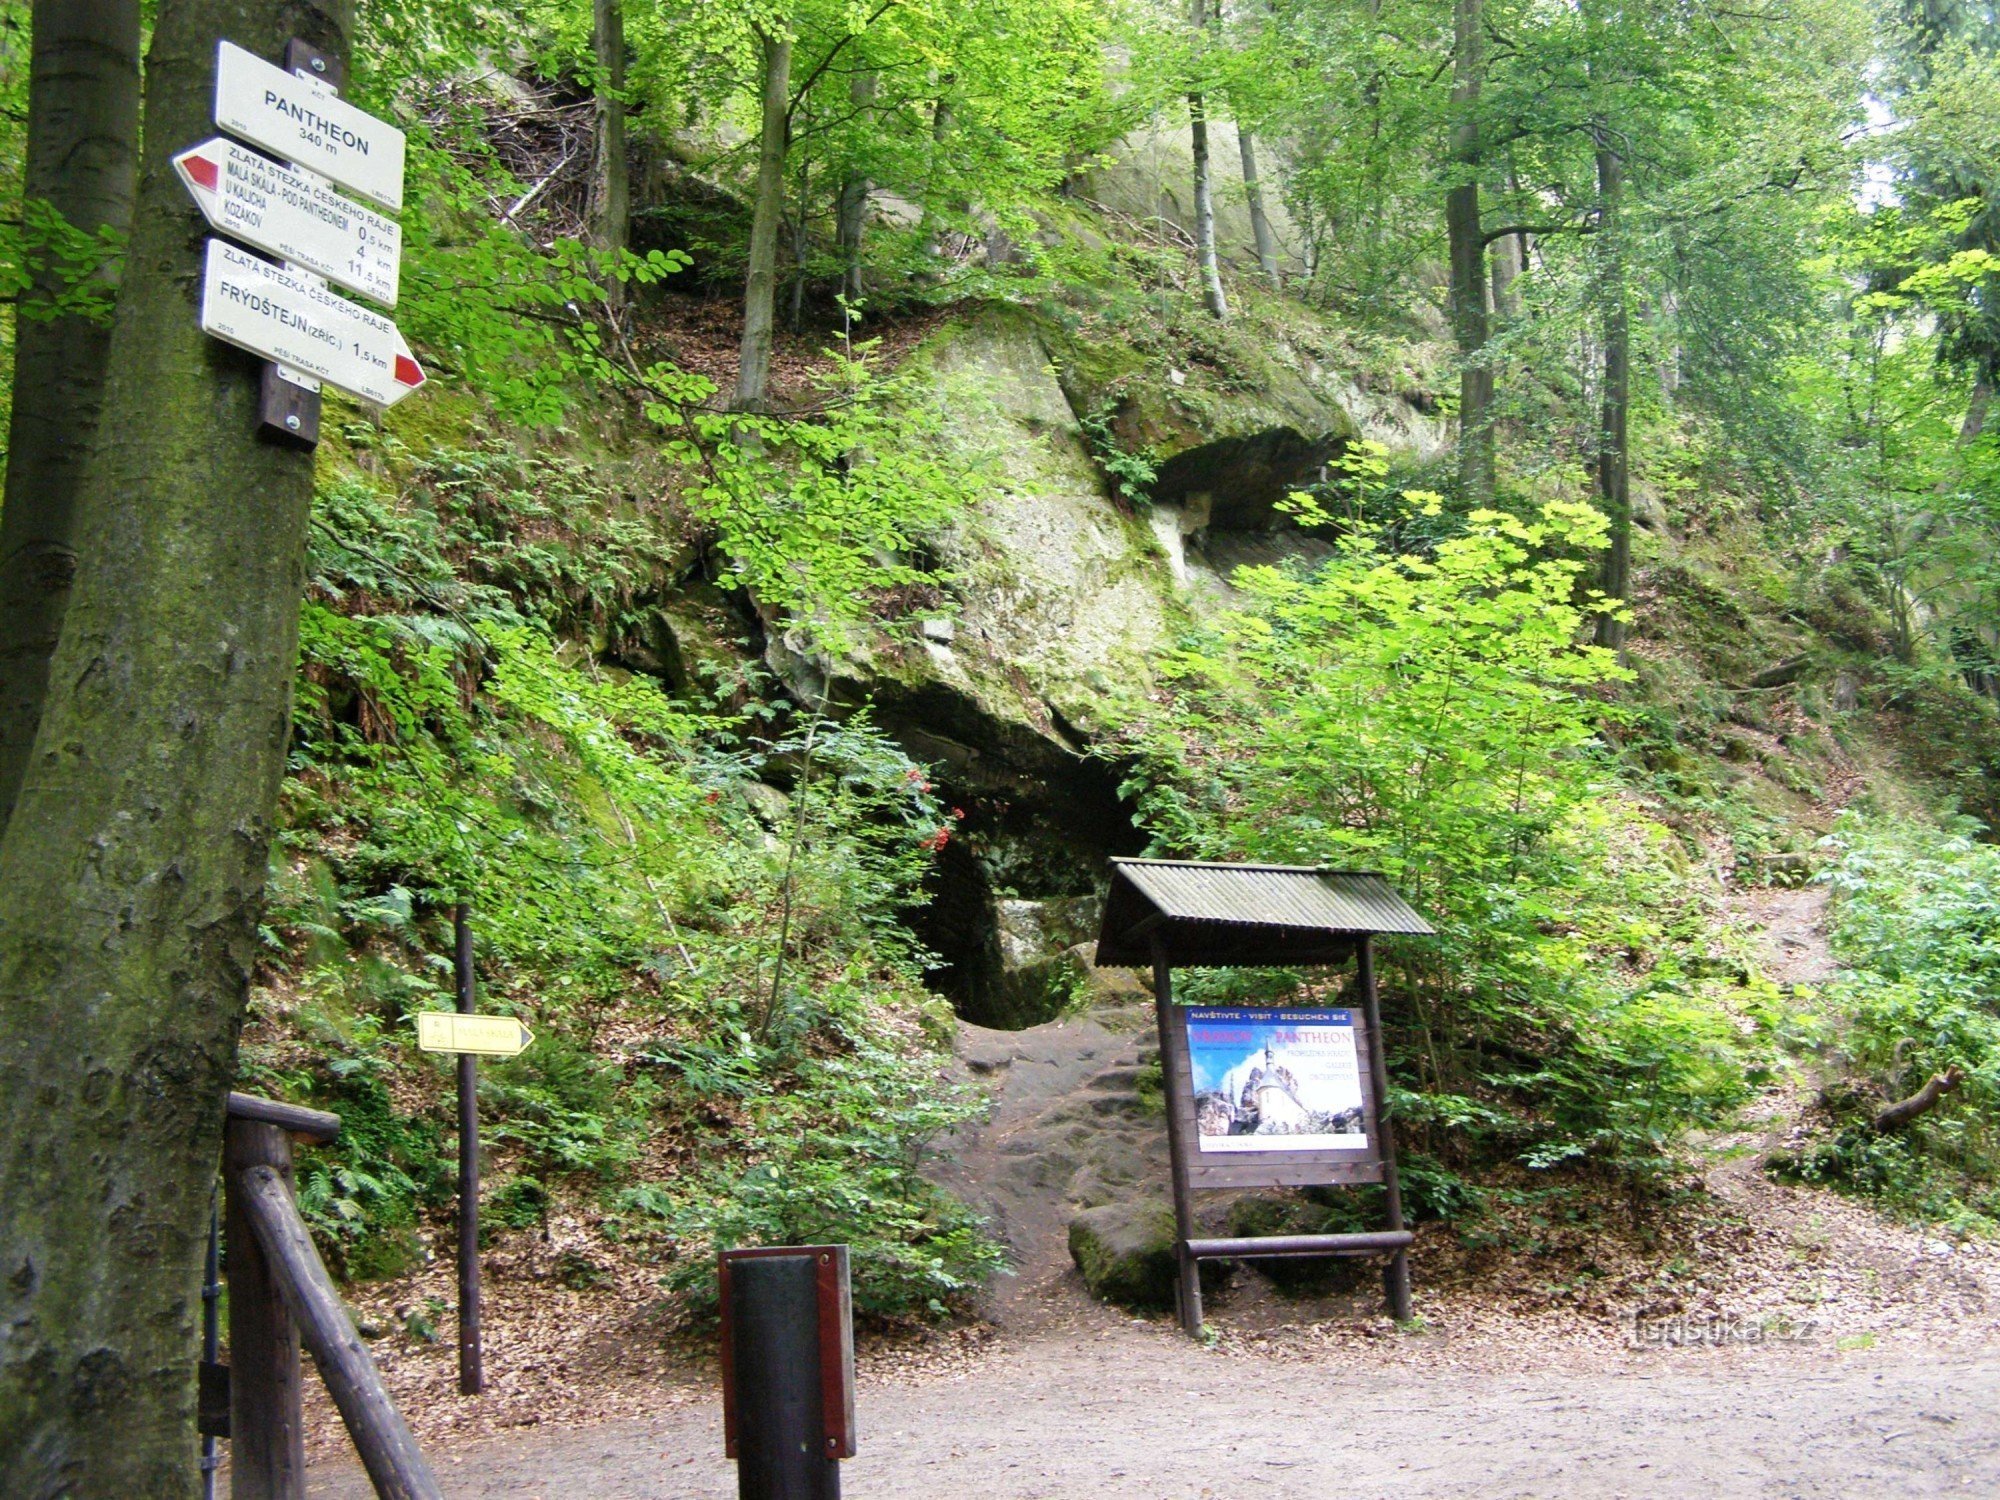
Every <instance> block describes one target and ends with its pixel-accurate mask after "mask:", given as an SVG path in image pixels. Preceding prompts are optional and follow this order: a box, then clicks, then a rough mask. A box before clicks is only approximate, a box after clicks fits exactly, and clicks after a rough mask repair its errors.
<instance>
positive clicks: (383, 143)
mask: <svg viewBox="0 0 2000 1500" xmlns="http://www.w3.org/2000/svg"><path fill="white" fill-rule="evenodd" d="M215 123H216V124H217V125H220V126H221V127H222V128H223V129H224V130H226V131H228V132H229V133H230V134H231V135H233V136H236V137H238V138H239V139H242V140H246V141H248V142H249V143H250V144H251V145H253V146H262V147H263V148H264V149H265V150H266V151H269V152H270V153H271V154H272V155H274V156H278V157H281V158H283V159H284V160H286V161H288V162H290V163H292V164H293V165H294V166H296V167H302V168H304V169H305V170H306V171H308V172H317V173H319V175H320V176H322V177H326V178H330V179H331V180H332V181H334V182H337V183H339V184H340V186H342V187H344V188H351V189H353V190H354V191H355V192H357V193H359V194H360V195H361V196H362V197H364V198H366V199H368V201H369V202H371V203H379V204H381V205H382V206H383V207H384V208H386V209H389V210H391V211H392V212H393V211H394V210H396V209H400V208H401V207H402V206H403V132H402V131H400V130H398V129H397V128H396V127H395V126H393V125H391V124H389V123H388V121H386V120H378V119H376V118H375V116H373V115H371V114H367V113H365V112H364V111H362V110H358V109H356V108H355V107H354V106H353V105H351V104H349V103H348V102H347V101H346V100H345V99H342V98H341V97H340V95H339V94H337V93H335V92H334V90H333V88H332V87H331V86H330V85H328V84H325V83H322V82H320V81H319V80H318V79H316V78H305V77H301V76H299V75H297V74H294V73H287V72H286V71H285V70H284V69H283V68H281V67H278V66H277V65H276V64H274V63H267V62H265V61H264V59H263V58H261V57H259V56H257V55H256V54H255V53H254V52H245V51H244V50H243V49H242V48H241V47H239V46H237V45H236V44H235V43H234V42H223V43H221V44H220V51H219V52H218V53H217V54H216V59H215Z"/></svg>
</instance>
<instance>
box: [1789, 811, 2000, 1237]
mask: <svg viewBox="0 0 2000 1500" xmlns="http://www.w3.org/2000/svg"><path fill="white" fill-rule="evenodd" d="M1978 831H1979V830H1978V825H1976V824H1973V823H1971V822H1969V821H1967V820H1961V821H1960V822H1958V823H1957V824H1956V825H1955V826H1952V827H1948V828H1944V829H1937V828H1928V827H1924V826H1922V825H1917V824H1898V825H1887V824H1877V823H1869V822H1866V821H1864V820H1861V819H1859V818H1855V817H1852V816H1849V817H1847V818H1844V819H1843V820H1842V821H1841V823H1840V824H1839V826H1838V827H1837V828H1836V829H1835V831H1834V833H1833V834H1832V835H1831V837H1830V838H1829V839H1828V841H1827V842H1828V845H1829V847H1830V848H1831V849H1832V850H1833V851H1834V852H1835V853H1836V855H1837V862H1836V863H1835V864H1834V865H1833V866H1832V868H1831V869H1830V870H1829V871H1828V872H1827V874H1826V877H1825V878H1826V879H1827V881H1828V882H1829V883H1830V884H1831V885H1832V887H1833V890H1834V894H1835V903H1834V908H1833V911H1834V920H1833V941H1834V951H1835V953H1836V954H1837V955H1838V956H1839V958H1840V960H1841V962H1842V963H1843V965H1845V966H1846V967H1845V969H1844V971H1843V972H1842V974H1841V975H1840V977H1839V978H1838V979H1837V980H1836V981H1835V982H1834V984H1833V985H1832V986H1830V987H1829V989H1828V992H1827V994H1826V996H1825V1015H1824V1020H1825V1026H1824V1037H1823V1040H1824V1043H1825V1045H1826V1047H1827V1049H1828V1051H1829V1052H1830V1053H1831V1055H1832V1060H1833V1061H1834V1062H1835V1063H1836V1064H1837V1065H1838V1066H1839V1068H1840V1069H1841V1070H1842V1072H1843V1073H1844V1075H1845V1077H1844V1078H1842V1079H1840V1080H1839V1081H1837V1082H1836V1084H1835V1085H1834V1086H1832V1087H1830V1088H1828V1089H1827V1090H1826V1093H1825V1097H1824V1101H1823V1102H1824V1103H1825V1105H1826V1107H1827V1113H1828V1117H1829V1118H1828V1121H1827V1126H1828V1128H1827V1130H1826V1131H1825V1132H1823V1133H1822V1135H1821V1137H1820V1138H1818V1139H1816V1140H1814V1141H1812V1142H1811V1143H1809V1144H1808V1145H1807V1146H1806V1147H1805V1148H1803V1149H1801V1150H1799V1151H1797V1152H1795V1153H1793V1154H1792V1156H1791V1157H1790V1158H1789V1159H1788V1160H1787V1161H1786V1162H1785V1163H1784V1169H1785V1170H1786V1171H1787V1172H1788V1173H1790V1174H1791V1175H1795V1176H1799V1177H1803V1178H1805V1179H1807V1180H1812V1181H1826V1182H1832V1183H1835V1184H1839V1185H1842V1186H1847V1187H1851V1188H1854V1189H1857V1190H1859V1191H1863V1192H1866V1193H1868V1194H1871V1195H1873V1196H1875V1197H1877V1198H1880V1199H1881V1200H1883V1201H1884V1202H1885V1203H1887V1204H1888V1205H1889V1206H1890V1207H1892V1208H1895V1209H1897V1210H1899V1211H1901V1212H1903V1213H1905V1214H1909V1215H1912V1216H1914V1217H1918V1218H1922V1219H1928V1220H1932V1221H1938V1222H1943V1223H1947V1224H1950V1225H1953V1226H1955V1227H1957V1228H1960V1229H1964V1230H1984V1231H1990V1230H1991V1229H1993V1228H1994V1227H1995V1226H1996V1223H2000V1129H1996V1127H1995V1124H1994V1111H1995V1106H1996V1104H2000V848H1996V847H1995V846H1994V845H1992V844H1988V843H1980V842H1978V841H1977V840H1976V837H1975V835H1976V834H1977V833H1978ZM1949 1068H1957V1069H1959V1070H1960V1072H1961V1074H1962V1075H1963V1081H1962V1082H1961V1083H1960V1084H1959V1086H1958V1088H1957V1089H1956V1090H1955V1091H1953V1092H1952V1093H1949V1094H1947V1095H1945V1096H1944V1098H1943V1099H1942V1100H1941V1101H1940V1102H1939V1103H1938V1105H1937V1106H1936V1107H1935V1108H1933V1109H1931V1110H1930V1111H1929V1112H1928V1113H1925V1114H1922V1115H1919V1116H1918V1117H1917V1118H1916V1119H1915V1120H1913V1121H1911V1122H1910V1123H1909V1124H1908V1125H1906V1126H1904V1127H1903V1128H1902V1129H1901V1130H1897V1131H1893V1132H1879V1131H1877V1130H1875V1129H1874V1128H1873V1118H1874V1115H1875V1114H1876V1113H1877V1112H1878V1111H1879V1110H1880V1109H1881V1107H1882V1106H1883V1105H1884V1104H1886V1103H1889V1102H1891V1101H1893V1100H1897V1099H1903V1098H1907V1097H1909V1096H1910V1095H1912V1094H1914V1093H1915V1092H1916V1091H1917V1090H1918V1089H1919V1088H1920V1087H1922V1085H1923V1083H1924V1081H1925V1080H1926V1079H1928V1078H1930V1077H1932V1076H1933V1075H1935V1074H1938V1073H1942V1072H1944V1071H1945V1070H1946V1069H1949Z"/></svg>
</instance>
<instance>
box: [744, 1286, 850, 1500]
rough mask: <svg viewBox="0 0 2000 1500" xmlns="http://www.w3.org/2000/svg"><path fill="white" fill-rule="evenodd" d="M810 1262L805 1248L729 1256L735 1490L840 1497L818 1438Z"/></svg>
mask: <svg viewBox="0 0 2000 1500" xmlns="http://www.w3.org/2000/svg"><path fill="white" fill-rule="evenodd" d="M819 1297H820V1293H819V1266H818V1263H817V1261H816V1258H815V1257H814V1256H813V1255H811V1254H799V1255H771V1256H758V1257H746V1258H744V1259H741V1260H734V1261H732V1262H731V1264H730V1267H729V1336H730V1358H731V1363H732V1366H733V1370H734V1375H735V1387H736V1427H737V1448H736V1493H737V1496H738V1500H840V1464H839V1461H838V1460H837V1459H836V1458H835V1457H834V1456H833V1454H832V1452H831V1451H830V1449H831V1448H833V1447H835V1446H837V1445H834V1444H829V1443H828V1441H827V1436H828V1435H827V1429H826V1406H825V1391H824V1388H823V1385H822V1373H823V1372H822V1370H821V1366H820V1361H821V1358H822V1345H821V1342H820V1322H819V1317H820V1312H819Z"/></svg>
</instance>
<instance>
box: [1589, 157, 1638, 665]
mask: <svg viewBox="0 0 2000 1500" xmlns="http://www.w3.org/2000/svg"><path fill="white" fill-rule="evenodd" d="M1596 135H1597V202H1598V221H1597V254H1598V278H1599V280H1598V297H1599V309H1600V311H1599V321H1600V323H1601V324H1602V327H1603V330H1604V333H1603V338H1604V391H1603V405H1602V407H1601V411H1600V417H1599V421H1598V431H1597V460H1596V479H1597V503H1598V504H1599V505H1600V506H1601V507H1602V508H1603V510H1604V515H1605V518H1606V519H1607V520H1608V521H1610V523H1611V545H1610V546H1609V547H1607V548H1606V549H1605V552H1604V562H1603V567H1602V571H1601V573H1600V575H1599V581H1598V586H1599V587H1600V588H1602V589H1603V590H1604V592H1605V594H1606V595H1607V596H1609V597H1610V598H1613V599H1616V600H1619V601H1621V602H1623V601H1625V600H1627V599H1629V598H1630V597H1631V584H1632V491H1631V454H1630V450H1629V448H1628V444H1627V433H1626V428H1627V419H1628V415H1629V413H1630V409H1631V394H1632V361H1631V345H1632V339H1631V314H1630V311H1629V309H1628V308H1627V307H1626V287H1625V253H1624V246H1623V245H1622V244H1621V242H1620V226H1619V222H1618V220H1619V212H1620V210H1621V208H1622V207H1623V199H1624V195H1625V159H1624V157H1623V156H1622V155H1620V154H1619V151H1618V149H1617V147H1616V145H1615V144H1614V143H1613V141H1612V139H1611V134H1610V131H1609V130H1608V129H1607V128H1605V127H1604V126H1602V125H1600V126H1599V127H1598V128H1597V131H1596ZM1597 643H1598V644H1599V645H1600V646H1609V647H1611V648H1613V649H1614V650H1622V649H1623V648H1624V645H1625V625H1624V622H1623V621H1621V620H1614V619H1612V618H1611V617H1610V616H1609V615H1601V616H1599V617H1598V621H1597Z"/></svg>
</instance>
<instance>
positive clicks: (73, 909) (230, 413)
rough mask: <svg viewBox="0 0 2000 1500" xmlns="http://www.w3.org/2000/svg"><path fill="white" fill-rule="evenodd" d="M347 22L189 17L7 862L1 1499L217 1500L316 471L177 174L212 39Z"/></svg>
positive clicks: (313, 35)
mask: <svg viewBox="0 0 2000 1500" xmlns="http://www.w3.org/2000/svg"><path fill="white" fill-rule="evenodd" d="M351 14H352V13H351V0H285V3H265V4H261V5H258V6H256V7H246V6H244V5H243V4H241V3H240V0H163V3H162V4H161V5H160V7H159V11H158V16H157V20H156V23H155V26H154V31H153V39H152V45H151V50H150V52H149V54H148V58H147V65H146V95H147V97H146V134H145V150H144V154H143V159H142V174H141V177H140V183H139V190H138V199H137V207H136V211H135V214H134V218H133V232H132V239H131V243H130V247H129V251H128V254H127V256H126V262H125V270H124V281H123V286H122V289H121V292H120V296H119V302H118V311H117V316H116V319H115V322H114V324H113V330H112V340H111V353H110V359H109V364H108V374H107V379H106V384H105V396H104V407H103V414H102V417H101V424H102V430H103V432H104V433H106V434H107V435H110V436H111V439H112V440H110V441H106V442H104V443H101V444H99V445H98V447H97V448H96V450H95V451H94V452H93V453H92V455H91V457H90V459H89V460H88V462H87V465H86V469H85V473H84V477H83V481H82V484H81V486H80V487H79V491H78V500H79V504H78V509H77V528H76V537H77V552H78V555H79V557H81V558H82V559H83V560H84V563H83V566H82V567H81V568H80V570H79V571H78V574H77V579H76V585H75V589H74V595H73V598H72V600H71V602H70V606H69V610H68V613H67V616H66V619H65V622H64V625H63V631H62V638H61V641H60V644H59V645H58V646H57V648H56V652H55V656H54V659H53V662H52V664H51V669H50V675H49V682H50V691H49V695H48V702H47V705H46V708H45V709H44V712H43V716H42V723H41V727H40V730H39V732H38V733H37V735H36V739H35V744H34V749H33V753H32V755H31V756H30V759H29V765H28V770H27V774H26V777H25V780H24V782H23V785H22V790H21V795H20V799H19V801H18V804H17V805H16V808H15V811H14V816H13V819H12V821H11V822H10V823H9V825H8V828H7V831H6V835H5V837H4V839H0V1204H4V1205H5V1211H4V1212H0V1328H4V1329H5V1330H6V1335H5V1337H4V1339H0V1494H6V1495H10V1496H12V1495H20V1496H34V1497H43V1496H47V1497H54V1496H58V1495H60V1496H78V1497H95V1496H132V1497H137V1496H142V1495H143V1496H145V1497H147V1500H182V1497H192V1496H193V1495H195V1494H196V1493H197V1492H198V1489H199V1485H200V1480H199V1472H198V1469H197V1455H198V1445H197V1442H196V1437H195V1405H196V1381H195V1367H196V1360H197V1357H198V1354H199V1347H200V1345H199V1328H200V1318H199V1312H198V1309H199V1306H200V1284H201V1270H202V1262H203V1257H204V1252H205V1250H206V1244H207V1230H208V1205H209V1200H210V1191H211V1188H212V1185H213V1183H214V1180H215V1172H216V1163H217V1156H218V1152H219V1149H220V1146H221V1141H222V1127H223V1114H224V1107H225V1097H226V1095H227V1092H228V1088H229V1084H230V1079H231V1076H232V1074H233V1073H234V1071H235V1065H236V1036H237V1030H238V1027H239V1025H240V1023H241V1019H242V1014H243V1007H244V1004H245V1000H246V996H247V993H248V983H249V975H250V968H251V965H252V963H253V961H254V959H255V957H256V952H257V944H256V922H257V916H258V911H259V907H260V904H261V900H262V895H263V888H264V874H265V864H266V859H267V857H268V851H269V846H270V840H271V834H272V824H273V822H274V819H275V815H276V805H277V798H278V788H279V784H280V781H281V779H282V777H283V774H284V763H285V745H286V735H287V731H288V727H289V722H290V693H291V683H292V677H293V672H294V668H295V665H296V659H297V651H298V610H299V600H300V595H301V590H302V588H303V583H304V573H305V569H304V549H305V534H306V520H307V514H308V509H309V506H310V501H311V496H312V476H313V462H312V456H311V454H310V453H308V452H305V451H301V450H299V449H296V448H294V447H291V446H288V445H277V444H271V443H266V442H263V441H260V440H259V438H258V437H257V429H258V424H257V409H258V389H259V385H260V372H261V366H260V362H259V361H258V360H256V359H255V358H253V357H251V356H250V355H247V354H245V353H243V352H242V351H240V350H237V349H233V348H230V347H228V346H227V345H224V344H222V343H220V342H217V341H215V340H212V339H209V338H207V337H205V336H204V335H203V334H202V333H201V332H200V330H199V328H198V327H197V326H196V302H197V299H198V296H199V290H198V289H199V285H200V278H199V275H198V269H199V264H200V250H201V246H202V244H203V242H204V239H205V238H206V234H205V225H204V223H203V221H202V216H201V214H200V212H199V211H198V210H197V209H196V207H195V205H194V202H193V201H192V199H191V198H190V197H189V196H188V194H187V193H186V192H185V191H184V190H183V189H182V187H181V185H180V183H179V181H178V180H177V179H176V177H175V175H174V172H173V168H172V165H171V161H170V158H171V155H172V153H173V152H175V151H176V150H179V149H181V148H182V147H185V146H186V145H188V144H189V143H190V142H194V141H200V140H202V139H204V138H205V137H206V136H207V135H208V134H210V133H211V132H212V130H213V128H214V127H213V123H212V115H211V109H212V105H213V99H214V83H215V78H214V67H215V55H216V42H217V39H218V37H220V36H222V35H223V34H225V32H226V33H227V35H228V36H229V37H230V38H231V39H232V40H234V41H236V42H237V43H239V44H240V45H242V46H245V47H247V48H249V49H250V50H252V51H254V52H257V53H259V54H260V55H262V56H265V57H271V58H276V57H278V56H279V55H280V53H281V51H282V49H283V46H284V43H285V40H286V39H287V38H288V37H291V36H298V37H300V38H302V39H304V40H305V41H307V42H309V43H310V44H312V45H313V46H315V47H317V48H319V49H320V50H322V51H324V52H326V53H328V54H329V55H331V56H332V57H334V58H335V59H339V60H344V59H345V57H346V54H347V40H348V28H349V24H350V21H351Z"/></svg>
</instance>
